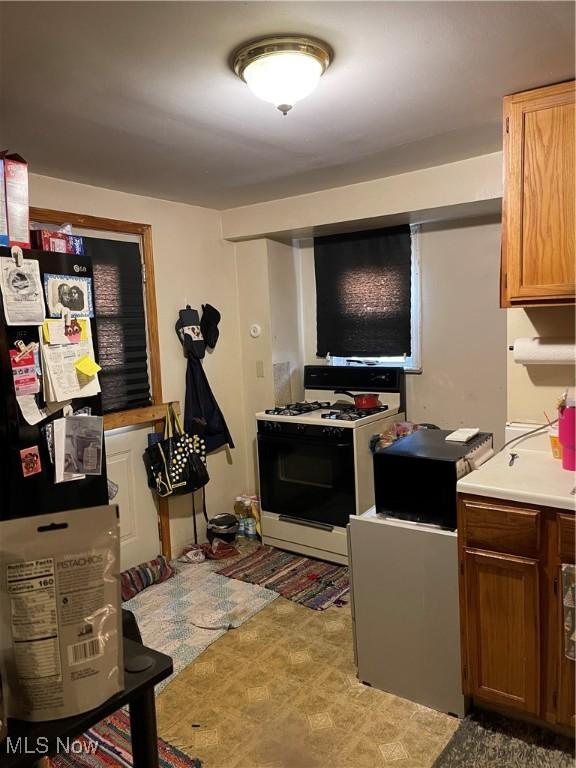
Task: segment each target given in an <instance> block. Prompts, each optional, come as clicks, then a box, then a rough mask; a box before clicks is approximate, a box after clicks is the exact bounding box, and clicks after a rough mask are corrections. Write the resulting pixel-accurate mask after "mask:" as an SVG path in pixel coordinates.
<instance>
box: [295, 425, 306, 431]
mask: <svg viewBox="0 0 576 768" xmlns="http://www.w3.org/2000/svg"><path fill="white" fill-rule="evenodd" d="M305 430H306V424H296V431H297V432H304V431H305Z"/></svg>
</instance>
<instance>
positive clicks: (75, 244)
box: [66, 235, 84, 256]
mask: <svg viewBox="0 0 576 768" xmlns="http://www.w3.org/2000/svg"><path fill="white" fill-rule="evenodd" d="M66 237H67V238H68V242H69V243H70V245H71V246H72V250H71V251H70V253H74V254H75V255H76V256H84V238H83V237H80V235H66Z"/></svg>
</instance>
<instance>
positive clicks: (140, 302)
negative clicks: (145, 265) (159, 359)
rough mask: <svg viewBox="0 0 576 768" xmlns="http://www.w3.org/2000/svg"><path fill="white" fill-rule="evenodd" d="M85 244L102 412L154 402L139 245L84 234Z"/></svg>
mask: <svg viewBox="0 0 576 768" xmlns="http://www.w3.org/2000/svg"><path fill="white" fill-rule="evenodd" d="M84 248H85V252H86V255H87V256H89V257H90V258H91V259H92V269H93V279H94V317H95V322H96V340H97V344H98V362H99V364H100V366H101V367H102V371H101V372H100V374H99V378H100V386H101V388H102V412H103V413H112V412H116V411H124V410H129V409H132V408H141V407H145V406H147V405H150V404H151V402H152V398H151V394H150V382H149V377H148V352H147V338H146V312H145V309H144V285H143V274H142V260H141V255H140V246H139V245H138V244H137V243H130V242H123V241H120V240H104V239H101V238H94V237H84Z"/></svg>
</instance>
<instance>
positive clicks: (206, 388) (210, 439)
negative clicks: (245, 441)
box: [184, 355, 234, 453]
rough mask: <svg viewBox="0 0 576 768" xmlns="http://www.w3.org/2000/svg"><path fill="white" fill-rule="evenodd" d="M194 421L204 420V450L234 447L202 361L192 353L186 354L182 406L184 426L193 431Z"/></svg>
mask: <svg viewBox="0 0 576 768" xmlns="http://www.w3.org/2000/svg"><path fill="white" fill-rule="evenodd" d="M198 421H203V422H205V425H206V431H205V433H204V441H205V443H206V453H211V452H212V451H215V450H216V449H217V448H221V447H222V446H223V445H226V444H228V445H229V446H230V448H234V443H233V442H232V437H231V435H230V431H229V430H228V426H227V425H226V421H225V420H224V416H223V415H222V411H221V410H220V407H219V405H218V403H217V402H216V398H215V397H214V394H213V393H212V390H211V389H210V384H209V383H208V379H207V378H206V373H205V372H204V368H203V366H202V362H201V361H200V360H199V359H198V358H197V357H194V356H193V355H189V356H188V366H187V368H186V400H185V406H184V429H185V430H186V432H189V433H194V432H196V431H197V426H198Z"/></svg>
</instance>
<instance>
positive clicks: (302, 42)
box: [232, 35, 333, 115]
mask: <svg viewBox="0 0 576 768" xmlns="http://www.w3.org/2000/svg"><path fill="white" fill-rule="evenodd" d="M332 58H333V53H332V49H331V48H330V46H329V45H327V44H326V43H323V42H322V41H321V40H315V39H314V38H311V37H302V36H301V35H279V36H276V37H263V38H260V39H259V40H253V41H252V42H250V43H246V45H243V46H242V47H241V48H238V50H237V51H236V52H235V53H234V54H233V58H232V67H233V69H234V72H236V74H237V75H238V77H240V78H241V79H242V80H244V82H245V83H246V84H247V86H248V88H250V90H251V91H252V93H253V94H254V95H255V96H257V97H258V98H259V99H263V100H264V101H269V102H271V103H272V104H274V106H276V107H278V109H279V110H280V112H282V113H283V114H284V115H285V114H286V113H287V112H288V111H289V110H291V109H292V107H293V106H294V104H296V102H297V101H301V99H303V98H305V97H306V96H308V95H309V94H311V93H312V91H313V90H314V89H315V88H316V86H317V85H318V81H319V80H320V77H321V76H322V75H323V74H324V72H325V71H326V69H327V68H328V66H329V64H330V62H331V61H332Z"/></svg>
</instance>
